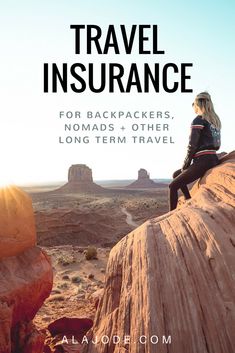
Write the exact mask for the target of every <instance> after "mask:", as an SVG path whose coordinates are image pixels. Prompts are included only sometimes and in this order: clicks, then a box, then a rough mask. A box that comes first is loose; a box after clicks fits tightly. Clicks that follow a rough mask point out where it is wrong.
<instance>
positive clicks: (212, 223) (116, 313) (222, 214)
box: [83, 152, 235, 353]
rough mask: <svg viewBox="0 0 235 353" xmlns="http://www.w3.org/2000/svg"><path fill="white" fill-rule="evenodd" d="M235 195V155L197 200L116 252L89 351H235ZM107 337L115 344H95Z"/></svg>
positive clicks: (197, 188)
mask: <svg viewBox="0 0 235 353" xmlns="http://www.w3.org/2000/svg"><path fill="white" fill-rule="evenodd" d="M234 192H235V152H233V153H231V154H229V155H228V156H225V157H224V158H223V159H222V163H221V164H220V165H219V166H217V167H216V168H214V169H212V170H209V171H208V172H207V173H206V175H205V176H204V177H203V178H202V179H201V180H200V181H199V182H197V183H196V184H195V185H194V187H193V198H192V199H191V200H189V201H187V202H186V203H185V204H183V205H181V206H180V208H178V209H177V210H175V211H172V212H169V213H167V214H165V215H164V216H161V217H159V218H156V219H151V220H149V221H147V222H146V223H144V224H143V225H142V226H140V227H138V228H137V229H135V230H134V231H133V232H131V233H129V234H128V235H127V236H126V237H124V238H122V240H120V241H119V243H117V245H116V246H114V247H113V248H112V250H111V253H110V257H109V261H108V265H107V270H106V284H105V288H104V294H103V297H102V298H101V300H100V302H99V305H98V308H97V313H96V317H95V321H94V326H93V328H92V329H91V330H90V331H89V333H88V334H87V337H89V344H88V345H86V346H85V348H84V349H83V352H84V353H101V352H108V353H124V352H125V353H127V352H131V353H156V352H158V353H212V352H213V353H232V352H234V347H235V335H234V332H235V217H234V215H235V212H234V211H235V208H234V207H235V198H234ZM104 335H107V336H108V338H109V343H106V344H104V343H102V342H100V343H98V344H93V343H92V342H91V339H92V338H93V339H94V340H95V339H96V338H98V339H99V340H101V338H102V337H104ZM113 335H116V336H118V337H119V338H120V343H118V344H114V343H113V339H112V336H113ZM124 336H126V337H128V336H130V343H127V342H126V343H125V342H124ZM117 340H118V339H116V341H117ZM151 340H152V342H151ZM157 340H158V343H157ZM106 341H107V338H106ZM140 341H141V342H144V343H140Z"/></svg>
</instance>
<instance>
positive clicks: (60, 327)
mask: <svg viewBox="0 0 235 353" xmlns="http://www.w3.org/2000/svg"><path fill="white" fill-rule="evenodd" d="M92 325H93V321H92V320H91V319H88V318H78V317H74V318H69V317H61V318H60V319H58V320H56V321H53V322H52V323H50V325H49V326H48V330H49V332H50V334H51V335H52V336H55V335H58V334H60V333H64V334H65V333H67V334H68V333H69V334H72V335H76V334H84V333H86V332H87V331H88V330H89V329H90V328H91V327H92Z"/></svg>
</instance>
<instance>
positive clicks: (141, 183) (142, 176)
mask: <svg viewBox="0 0 235 353" xmlns="http://www.w3.org/2000/svg"><path fill="white" fill-rule="evenodd" d="M157 187H165V185H164V184H160V183H155V182H154V181H153V180H151V179H150V176H149V173H148V172H147V170H145V169H142V168H141V169H139V171H138V179H137V180H136V181H134V182H133V183H131V184H130V185H127V187H126V188H128V189H130V188H131V189H148V188H157Z"/></svg>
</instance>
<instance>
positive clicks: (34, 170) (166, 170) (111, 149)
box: [0, 0, 235, 184]
mask: <svg viewBox="0 0 235 353" xmlns="http://www.w3.org/2000/svg"><path fill="white" fill-rule="evenodd" d="M234 7H235V4H234V1H220V2H219V1H218V2H213V1H211V0H210V1H201V0H199V1H194V2H192V1H177V2H166V1H149V0H147V1H139V0H138V1H132V0H131V1H123V0H121V1H120V0H119V1H104V0H101V1H99V2H91V1H86V2H85V1H80V0H78V1H74V0H72V1H60V0H59V1H54V0H52V1H50V2H48V1H45V0H41V1H40V2H39V1H37V2H36V1H26V0H22V1H20V2H18V1H11V0H10V1H8V2H4V3H2V4H1V14H0V17H1V18H0V23H1V27H2V28H1V31H0V40H1V57H0V60H1V66H0V74H1V116H0V148H1V156H0V162H1V172H0V182H1V181H2V182H3V181H5V182H11V183H12V182H13V183H16V184H33V183H44V182H56V181H63V180H66V179H67V173H68V168H69V167H70V165H71V164H80V163H81V164H86V165H88V166H89V167H90V168H92V171H93V178H94V179H95V180H105V179H135V178H136V177H137V172H138V169H140V168H145V169H147V170H148V172H149V173H150V176H151V177H152V178H170V177H171V175H172V173H173V172H174V170H176V169H178V168H180V167H181V166H182V163H183V160H184V158H185V155H186V148H187V143H188V137H189V132H190V124H191V121H192V120H193V119H194V117H195V114H194V112H193V110H192V102H193V100H194V97H195V95H196V94H197V93H199V92H201V91H205V90H207V91H208V92H209V93H210V94H211V97H212V100H213V102H214V107H215V111H216V112H217V114H218V115H219V116H220V118H221V121H222V146H221V151H227V152H229V151H231V150H232V149H234V145H233V141H234V127H235V123H234V118H233V114H234V113H233V101H234V81H235V69H234V52H235V48H234V34H235V28H234V27H235V19H234V13H235V11H234V10H235V9H234ZM71 24H84V25H87V24H96V25H99V26H100V27H102V30H103V34H104V35H103V37H102V40H101V43H104V38H105V33H106V31H107V28H108V26H109V25H114V26H115V28H116V29H117V33H118V34H117V36H118V41H119V43H121V36H120V31H118V29H119V25H120V24H125V25H126V28H127V29H128V30H130V28H131V26H132V25H133V24H137V25H141V24H149V25H158V30H159V32H158V40H159V48H160V49H162V50H164V51H165V54H164V55H153V54H152V55H139V54H138V50H137V49H138V46H137V45H136V42H135V45H134V50H133V53H132V54H131V55H126V54H125V53H124V52H123V46H121V44H120V48H121V54H120V55H114V54H113V53H112V52H110V53H109V54H108V55H105V56H104V55H97V54H95V53H94V54H93V55H87V54H86V53H85V52H84V51H85V50H84V49H85V47H84V45H83V46H82V50H83V52H82V53H81V54H80V55H76V54H75V49H74V42H75V36H74V30H71V29H70V25H71ZM146 33H147V34H148V35H149V36H150V37H151V31H150V30H148V31H146ZM82 40H85V32H83V36H82ZM146 45H147V47H148V45H150V44H146ZM53 62H54V63H57V65H58V67H61V64H62V63H68V65H69V66H70V65H72V64H74V63H83V64H84V65H87V64H88V63H93V64H94V66H95V70H96V71H95V74H97V72H99V67H100V64H101V63H102V62H105V63H107V64H108V63H112V62H114V63H115V62H117V63H120V64H122V65H123V66H124V69H125V72H126V74H127V73H128V68H129V67H130V63H137V65H138V67H139V71H140V73H141V72H142V69H141V68H142V66H143V63H144V62H147V63H148V64H149V65H153V64H154V63H159V64H160V65H162V66H163V65H164V64H166V63H169V62H173V63H176V64H177V65H180V64H181V63H184V62H185V63H187V62H188V63H193V67H192V68H190V70H189V73H190V75H191V79H190V80H189V81H188V83H187V85H188V87H190V88H192V89H193V93H181V92H176V93H165V92H163V91H161V92H160V93H156V92H153V91H151V92H149V93H137V92H136V90H135V89H133V91H132V92H131V93H128V94H127V93H119V92H118V91H116V92H115V93H109V92H107V90H106V91H105V92H103V93H99V94H94V93H91V92H86V93H79V94H78V93H74V92H72V91H71V90H70V91H69V92H68V93H63V92H61V91H60V92H57V93H44V92H43V63H49V64H50V63H53ZM70 80H71V78H70ZM97 80H98V75H97ZM61 111H62V112H67V111H72V112H75V111H80V112H81V113H82V119H81V120H79V121H78V120H77V119H66V118H59V113H60V112H61ZM87 111H93V112H96V111H100V112H103V111H124V112H127V111H131V112H134V111H148V112H149V111H155V112H156V111H162V112H164V111H169V112H170V116H171V117H173V119H171V120H169V132H167V133H163V132H156V133H155V132H154V133H153V132H148V131H144V132H139V133H138V134H139V135H141V136H144V137H145V138H146V137H147V136H160V135H161V136H162V135H167V136H172V139H173V141H174V143H172V144H163V143H159V144H156V143H148V144H147V143H135V144H134V143H132V142H129V141H131V139H130V137H131V136H132V135H133V131H131V128H132V124H133V123H135V124H138V126H139V124H140V123H145V124H146V123H151V124H158V123H162V122H164V123H165V122H166V123H168V121H166V119H165V120H164V119H162V120H159V119H152V120H151V121H150V120H149V119H148V121H146V120H145V121H144V122H143V121H140V120H138V121H133V120H131V119H129V120H128V119H125V120H121V121H111V119H103V120H102V121H101V120H100V119H98V120H97V119H90V120H89V121H88V119H86V117H85V116H86V112H87ZM65 123H71V124H80V125H81V124H82V123H83V124H88V123H90V124H91V125H93V124H97V125H100V124H101V123H102V124H105V123H106V124H109V123H114V128H115V135H118V134H119V135H122V132H121V130H120V129H121V127H122V126H124V127H125V135H126V136H127V140H128V142H127V143H126V144H118V143H115V144H111V143H108V144H107V143H99V144H97V143H94V142H91V143H89V144H84V143H80V144H75V143H67V144H66V143H59V137H60V136H61V141H63V140H64V139H65V138H66V136H67V135H71V136H72V137H74V136H75V135H76V136H78V135H79V136H81V135H82V134H85V133H84V132H83V133H79V132H73V133H68V132H65V131H64V125H65ZM98 134H99V135H107V136H110V135H113V134H111V133H110V132H109V133H107V134H106V133H104V132H103V133H98ZM138 134H137V135H138ZM91 135H92V138H93V136H94V135H97V133H95V134H94V133H93V134H91Z"/></svg>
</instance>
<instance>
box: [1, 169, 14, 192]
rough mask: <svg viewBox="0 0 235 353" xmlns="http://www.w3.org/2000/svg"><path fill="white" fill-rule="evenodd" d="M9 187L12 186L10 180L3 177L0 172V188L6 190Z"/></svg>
mask: <svg viewBox="0 0 235 353" xmlns="http://www.w3.org/2000/svg"><path fill="white" fill-rule="evenodd" d="M10 185H12V180H10V178H9V177H7V176H5V175H1V172H0V188H1V189H2V188H6V187H8V186H10Z"/></svg>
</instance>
